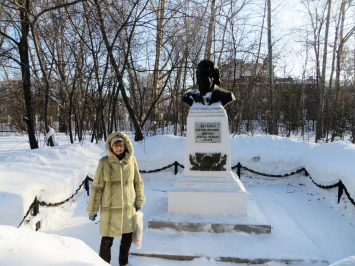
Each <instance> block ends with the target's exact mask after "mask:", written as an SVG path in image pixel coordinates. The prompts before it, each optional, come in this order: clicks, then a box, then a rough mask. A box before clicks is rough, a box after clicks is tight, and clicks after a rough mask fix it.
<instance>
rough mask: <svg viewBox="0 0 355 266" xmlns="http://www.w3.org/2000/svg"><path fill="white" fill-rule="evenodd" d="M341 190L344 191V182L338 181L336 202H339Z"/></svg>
mask: <svg viewBox="0 0 355 266" xmlns="http://www.w3.org/2000/svg"><path fill="white" fill-rule="evenodd" d="M343 191H344V184H343V182H341V181H340V182H339V185H338V204H339V203H340V199H341V196H342V195H343Z"/></svg>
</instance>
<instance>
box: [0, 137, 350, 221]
mask: <svg viewBox="0 0 355 266" xmlns="http://www.w3.org/2000/svg"><path fill="white" fill-rule="evenodd" d="M185 145H186V140H185V138H184V137H178V136H173V135H159V136H154V137H150V138H147V139H146V140H144V141H141V142H134V141H133V146H134V149H135V156H136V158H137V161H138V166H139V168H140V170H145V171H147V170H155V169H159V168H162V167H165V166H167V165H169V164H171V163H173V162H174V161H178V162H179V163H180V164H184V156H185ZM230 145H231V156H232V166H235V165H237V164H238V162H240V163H241V164H242V165H243V166H245V167H248V168H250V169H252V170H255V171H258V172H261V173H266V174H276V175H280V174H281V175H283V174H287V173H290V172H292V171H296V170H298V169H301V168H303V167H305V168H306V169H307V171H308V172H309V173H310V174H311V176H312V178H313V179H314V181H315V182H317V183H318V184H321V185H333V184H335V183H337V182H338V181H339V180H341V181H342V182H343V183H344V185H345V186H346V188H347V190H348V192H349V193H350V195H351V196H352V198H355V177H354V173H355V145H353V144H351V143H350V142H335V143H328V144H322V145H317V144H311V143H308V142H304V141H294V140H291V139H288V138H282V137H278V136H256V137H240V138H231V139H230ZM105 155H106V151H105V143H104V142H100V143H98V144H93V143H89V142H88V143H84V144H83V145H80V144H65V145H60V146H57V147H44V148H41V149H36V150H28V151H23V152H18V153H15V154H13V155H10V156H7V157H3V158H2V157H0V160H1V165H0V188H1V191H0V199H1V200H0V224H5V225H13V226H18V223H20V222H21V220H22V218H23V215H24V214H25V213H26V211H27V208H28V207H29V206H30V204H31V203H32V201H33V199H34V197H35V196H37V197H38V199H39V200H41V201H45V202H50V203H55V202H60V201H63V200H65V199H67V198H68V197H70V196H71V195H72V194H73V193H74V192H75V190H76V189H77V188H78V187H79V185H80V184H81V183H82V181H83V180H84V179H85V177H86V175H87V174H90V175H91V176H93V175H94V173H95V170H96V166H97V163H98V160H99V159H100V158H101V157H103V156H105ZM9 202H13V203H16V206H18V207H17V208H13V207H11V206H13V205H10V204H9ZM14 221H17V222H16V224H13V222H14Z"/></svg>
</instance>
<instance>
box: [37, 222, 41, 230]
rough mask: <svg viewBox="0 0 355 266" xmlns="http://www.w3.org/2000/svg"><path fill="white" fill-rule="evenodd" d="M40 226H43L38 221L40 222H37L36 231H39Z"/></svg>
mask: <svg viewBox="0 0 355 266" xmlns="http://www.w3.org/2000/svg"><path fill="white" fill-rule="evenodd" d="M40 228H41V222H40V221H38V222H37V223H36V231H38V230H39V229H40Z"/></svg>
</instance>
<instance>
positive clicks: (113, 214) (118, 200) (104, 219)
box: [86, 132, 145, 237]
mask: <svg viewBox="0 0 355 266" xmlns="http://www.w3.org/2000/svg"><path fill="white" fill-rule="evenodd" d="M115 136H120V137H122V138H123V139H124V140H125V145H126V150H125V152H126V154H125V157H124V158H123V159H122V161H121V162H120V161H119V160H118V158H117V156H116V155H115V154H114V153H113V151H112V149H111V139H112V138H113V137H115ZM106 151H107V154H108V155H107V156H105V157H103V158H101V159H100V161H99V165H98V166H97V169H96V174H95V178H94V182H93V184H92V188H91V193H90V198H89V203H88V207H87V210H86V211H87V212H88V213H97V212H98V211H99V206H100V213H101V214H100V234H101V236H110V237H120V236H121V235H122V234H124V233H130V232H133V231H134V230H135V229H136V227H137V217H136V209H135V206H142V205H143V203H144V202H145V198H144V187H143V181H142V179H141V176H140V174H139V170H138V165H137V161H136V158H135V157H134V156H133V145H132V143H131V141H130V139H129V137H128V136H127V135H125V134H124V133H122V132H117V133H113V134H111V135H110V136H109V137H108V138H107V140H106Z"/></svg>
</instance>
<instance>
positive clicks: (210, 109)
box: [168, 59, 247, 215]
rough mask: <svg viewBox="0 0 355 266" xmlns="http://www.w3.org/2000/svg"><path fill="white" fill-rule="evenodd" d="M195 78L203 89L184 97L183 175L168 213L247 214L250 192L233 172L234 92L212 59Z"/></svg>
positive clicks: (204, 62)
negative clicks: (231, 128)
mask: <svg viewBox="0 0 355 266" xmlns="http://www.w3.org/2000/svg"><path fill="white" fill-rule="evenodd" d="M196 76H197V84H198V86H199V88H198V89H195V90H192V91H188V92H187V93H186V94H185V95H184V97H183V101H184V102H186V103H187V104H189V105H190V106H191V108H190V111H189V114H188V117H187V133H186V152H185V169H184V176H183V177H182V178H181V179H180V180H179V181H178V182H177V183H176V185H175V187H174V188H173V189H172V190H171V191H169V196H168V211H169V213H174V214H178V213H180V214H214V215H215V214H217V215H218V214H223V215H247V192H246V190H245V188H244V186H243V184H242V182H241V181H240V180H239V178H238V176H237V175H236V174H234V173H233V172H232V170H231V153H230V143H229V127H228V116H227V113H226V111H225V109H224V107H223V106H225V105H227V104H228V103H230V102H232V101H233V100H234V96H233V94H232V93H231V92H229V91H225V90H222V89H219V88H218V87H217V85H220V75H219V70H218V67H217V66H216V65H215V64H214V63H213V62H212V61H210V60H206V59H205V60H202V61H201V62H200V63H199V65H198V68H197V73H196Z"/></svg>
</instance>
